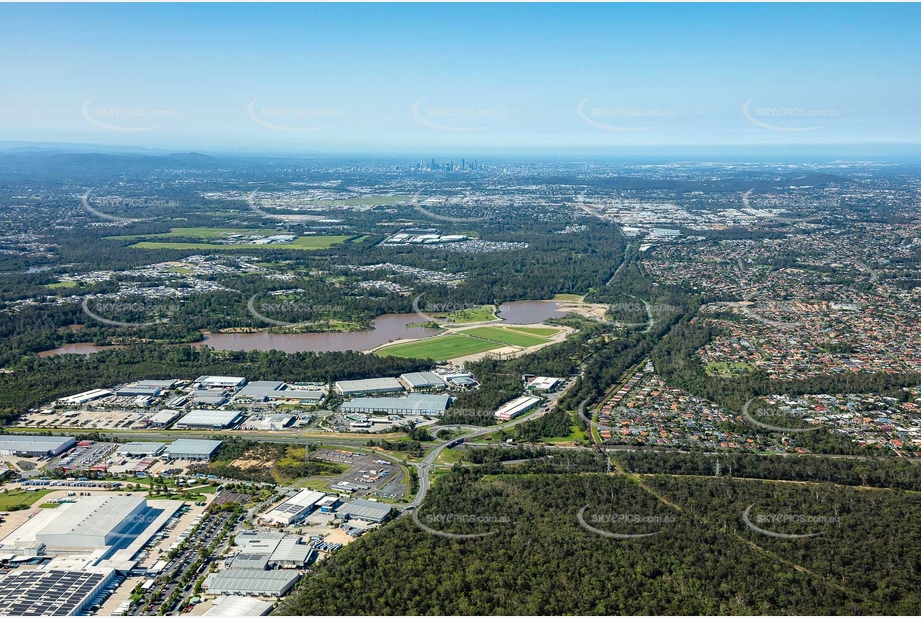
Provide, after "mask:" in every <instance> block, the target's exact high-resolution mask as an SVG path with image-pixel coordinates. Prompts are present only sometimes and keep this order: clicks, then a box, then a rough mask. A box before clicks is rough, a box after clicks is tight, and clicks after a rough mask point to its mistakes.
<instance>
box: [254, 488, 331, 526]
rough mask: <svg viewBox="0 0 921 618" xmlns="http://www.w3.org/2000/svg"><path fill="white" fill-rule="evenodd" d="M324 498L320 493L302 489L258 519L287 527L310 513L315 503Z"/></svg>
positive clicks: (324, 495)
mask: <svg viewBox="0 0 921 618" xmlns="http://www.w3.org/2000/svg"><path fill="white" fill-rule="evenodd" d="M325 497H326V494H324V493H323V492H322V491H314V490H312V489H302V490H301V491H299V492H298V493H296V494H295V495H293V496H291V497H290V498H288V499H287V500H285V501H284V502H282V503H281V504H279V505H278V506H276V507H275V508H273V509H272V510H271V511H269V512H267V513H263V514H262V515H260V516H259V518H260V519H264V520H266V521H271V522H274V523H277V524H281V525H287V524H290V523H291V522H294V521H297V520H298V519H299V518H300V517H302V516H303V515H305V514H308V513H310V511H311V510H313V508H314V506H315V505H316V504H317V502H319V501H320V500H322V499H323V498H325Z"/></svg>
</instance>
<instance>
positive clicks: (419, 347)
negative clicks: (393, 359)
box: [377, 334, 503, 360]
mask: <svg viewBox="0 0 921 618" xmlns="http://www.w3.org/2000/svg"><path fill="white" fill-rule="evenodd" d="M501 347H503V344H501V343H496V342H493V341H483V340H482V339H474V338H473V337H467V336H466V335H460V334H451V335H445V336H443V337H433V338H432V339H423V340H421V341H412V342H410V343H401V344H399V345H395V346H390V347H387V348H384V349H382V350H379V351H378V352H377V354H378V355H379V356H397V357H399V358H432V359H435V360H449V359H452V358H457V357H458V356H467V355H468V354H479V353H480V352H487V351H489V350H494V349H496V348H501Z"/></svg>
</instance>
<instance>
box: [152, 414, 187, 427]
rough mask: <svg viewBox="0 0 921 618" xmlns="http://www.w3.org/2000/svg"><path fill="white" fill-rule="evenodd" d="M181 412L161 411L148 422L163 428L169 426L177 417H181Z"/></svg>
mask: <svg viewBox="0 0 921 618" xmlns="http://www.w3.org/2000/svg"><path fill="white" fill-rule="evenodd" d="M179 414H180V412H179V410H160V411H159V412H157V413H156V414H154V415H153V416H151V417H150V418H149V419H148V420H147V422H148V423H150V424H151V425H156V426H158V427H163V426H166V425H169V424H170V423H171V422H173V420H175V418H176V417H177V416H179Z"/></svg>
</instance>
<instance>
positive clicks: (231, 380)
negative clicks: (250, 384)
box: [195, 376, 246, 388]
mask: <svg viewBox="0 0 921 618" xmlns="http://www.w3.org/2000/svg"><path fill="white" fill-rule="evenodd" d="M195 384H198V385H199V386H200V387H201V388H240V387H241V386H243V385H244V384H246V378H238V377H232V376H200V377H199V378H196V380H195Z"/></svg>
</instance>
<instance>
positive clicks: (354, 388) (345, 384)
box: [336, 378, 403, 395]
mask: <svg viewBox="0 0 921 618" xmlns="http://www.w3.org/2000/svg"><path fill="white" fill-rule="evenodd" d="M402 390H403V385H402V384H401V383H400V381H399V380H397V379H396V378H369V379H367V380H340V381H339V382H336V392H337V393H339V394H340V395H361V394H364V393H399V392H401V391H402Z"/></svg>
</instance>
